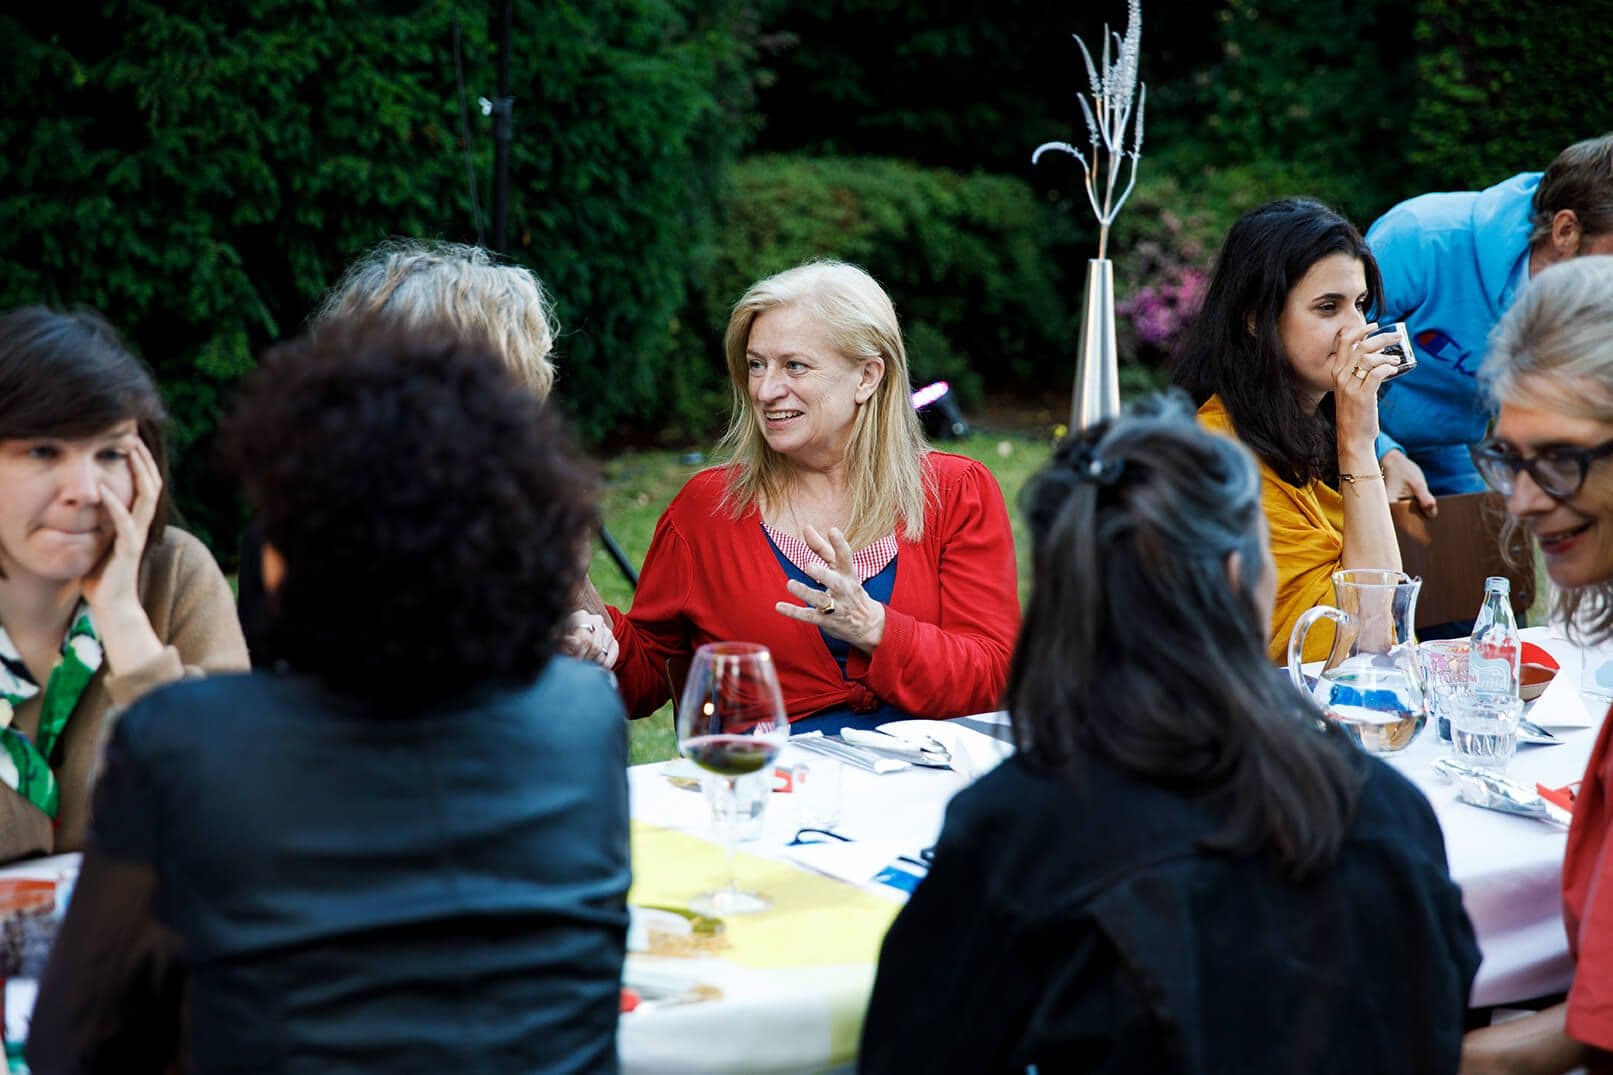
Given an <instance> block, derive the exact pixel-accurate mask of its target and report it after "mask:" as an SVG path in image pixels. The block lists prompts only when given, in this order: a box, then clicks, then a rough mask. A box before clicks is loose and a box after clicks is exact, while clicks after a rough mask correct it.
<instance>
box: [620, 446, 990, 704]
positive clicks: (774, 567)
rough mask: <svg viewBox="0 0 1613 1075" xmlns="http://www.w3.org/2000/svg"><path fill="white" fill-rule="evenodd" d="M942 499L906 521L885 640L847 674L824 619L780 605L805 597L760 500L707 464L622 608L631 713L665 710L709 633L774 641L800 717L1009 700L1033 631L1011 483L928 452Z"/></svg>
mask: <svg viewBox="0 0 1613 1075" xmlns="http://www.w3.org/2000/svg"><path fill="white" fill-rule="evenodd" d="M924 467H925V472H926V475H925V476H926V478H927V480H928V482H929V483H930V490H931V492H930V496H929V500H928V505H927V507H926V510H925V516H924V537H923V539H922V540H920V541H918V542H917V543H914V542H910V541H908V540H906V538H905V537H904V536H903V533H902V531H901V530H900V529H899V530H898V531H897V538H898V540H899V549H900V551H899V552H898V553H897V557H896V582H895V584H894V586H893V587H892V590H891V599H890V603H889V604H888V605H887V606H886V608H885V638H884V641H882V642H881V643H880V644H879V646H878V647H877V648H876V649H875V650H874V654H873V656H872V657H871V658H870V657H869V656H867V655H866V654H864V653H863V652H862V651H861V650H858V649H855V648H853V649H852V651H851V656H850V658H849V659H848V660H847V663H846V672H845V675H841V672H840V666H839V664H838V663H836V661H835V659H834V657H833V655H832V654H830V652H829V649H828V647H827V646H826V645H824V641H823V637H822V635H820V634H819V633H818V629H817V627H815V626H813V625H812V624H808V623H803V622H801V621H799V620H792V619H789V618H788V617H786V616H783V615H780V614H779V612H778V611H777V610H775V609H774V608H773V605H774V603H775V602H778V601H789V602H792V603H796V599H795V598H794V597H793V596H792V595H791V594H790V592H789V590H787V589H786V588H785V585H784V584H785V582H786V580H787V576H786V575H785V573H784V569H783V568H782V567H781V566H780V565H779V562H778V558H777V557H776V556H775V555H774V554H773V549H772V546H771V545H770V544H769V543H768V540H767V536H766V535H765V534H764V533H763V531H762V523H761V515H760V514H759V513H758V512H757V511H755V510H754V509H752V510H750V511H748V512H746V513H745V514H744V515H743V516H742V517H740V518H739V519H734V518H732V517H730V515H729V513H728V511H727V509H726V508H724V507H723V504H722V499H723V494H724V492H725V491H726V488H727V484H726V483H727V478H728V472H727V470H726V469H723V468H714V469H711V470H703V471H701V472H700V473H699V474H696V475H695V476H694V477H693V478H691V479H689V483H688V484H687V485H685V486H684V487H683V490H682V491H681V492H680V493H678V495H677V496H676V497H674V498H673V500H672V503H671V504H670V505H668V507H667V510H666V512H665V513H664V514H663V515H662V516H661V521H660V522H659V523H657V524H656V528H655V536H654V538H652V539H651V541H650V551H649V553H648V554H647V555H646V556H645V558H644V570H643V573H642V575H641V576H640V578H639V585H638V591H637V592H636V593H635V594H634V596H633V611H632V612H631V613H628V614H626V615H624V614H623V613H622V612H620V611H618V610H617V609H614V608H613V609H611V610H610V614H611V620H612V623H613V630H614V631H615V633H616V640H617V642H618V643H619V644H620V646H621V654H620V656H619V657H618V658H617V661H616V668H615V671H616V676H617V679H618V681H619V683H620V685H621V691H622V697H623V698H624V699H625V700H626V703H627V708H628V712H629V713H631V714H632V715H633V716H635V717H644V716H648V715H650V714H651V713H653V712H655V710H656V709H658V708H659V707H660V706H661V704H662V703H664V702H665V701H666V700H667V698H668V697H670V696H671V691H672V687H671V679H672V677H674V676H675V677H676V678H678V679H679V680H680V681H681V679H682V675H683V671H684V669H686V668H687V667H688V661H689V658H690V657H691V656H692V655H693V653H694V651H695V649H696V647H698V646H700V645H701V644H703V643H706V642H715V641H739V642H760V643H762V644H763V645H765V646H767V647H768V648H769V649H771V650H772V652H773V663H774V665H775V666H776V667H777V668H778V674H779V686H780V688H781V689H782V691H783V693H784V705H785V708H786V710H787V711H788V712H789V714H790V718H791V719H792V720H795V719H799V718H801V717H806V716H810V715H812V714H813V713H817V712H820V711H821V710H824V709H828V708H831V707H833V706H840V705H847V706H850V707H851V709H852V710H853V711H855V712H860V713H866V712H871V711H873V710H875V709H877V708H878V707H879V705H880V704H881V703H882V702H883V703H887V704H889V705H892V706H895V707H896V708H897V709H900V710H903V711H904V712H907V713H910V714H912V715H913V716H915V717H935V718H944V717H956V716H963V715H966V714H969V713H979V712H983V711H985V710H990V709H995V708H997V706H998V705H999V704H1000V702H1001V696H1002V692H1003V688H1004V686H1005V685H1006V684H1007V682H1008V660H1009V656H1010V654H1011V653H1012V652H1013V648H1014V637H1015V635H1016V634H1017V633H1018V631H1019V592H1018V576H1017V574H1016V571H1015V567H1014V539H1013V534H1012V532H1011V531H1010V529H1009V526H1008V512H1007V510H1006V509H1005V508H1004V506H1003V496H1002V490H1001V489H999V488H998V487H997V481H996V479H995V478H993V477H992V476H991V472H990V471H989V470H987V469H986V468H985V467H983V466H981V465H980V464H979V463H977V462H975V461H974V460H972V459H966V458H964V457H963V456H958V455H950V454H947V453H945V452H930V453H929V454H928V455H926V456H925V463H924Z"/></svg>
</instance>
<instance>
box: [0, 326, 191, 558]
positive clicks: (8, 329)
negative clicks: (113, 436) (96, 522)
mask: <svg viewBox="0 0 1613 1075" xmlns="http://www.w3.org/2000/svg"><path fill="white" fill-rule="evenodd" d="M131 418H132V419H134V421H135V426H136V428H137V429H138V431H139V434H140V439H141V440H143V441H145V444H146V447H147V448H149V449H151V455H152V458H153V459H155V460H156V461H157V470H158V473H160V474H161V475H162V493H161V495H160V496H159V497H158V499H157V513H156V515H154V516H153V517H152V520H151V528H150V530H148V531H147V536H146V548H147V550H148V551H149V550H150V549H151V548H152V547H153V546H155V545H156V544H157V542H158V541H159V540H161V538H162V532H163V529H164V528H165V527H166V526H167V525H168V521H169V517H170V516H171V514H172V510H173V509H172V501H171V499H170V498H169V495H168V485H169V482H168V450H167V445H166V444H165V443H164V440H163V429H164V427H165V426H166V425H167V422H168V414H167V411H165V410H164V409H163V405H162V396H161V395H160V394H158V392H157V385H156V382H155V381H153V380H152V378H151V373H150V371H149V370H147V369H146V367H145V365H144V364H143V363H142V362H141V361H140V359H138V358H136V357H135V355H134V352H132V351H130V350H129V348H128V346H127V345H125V344H124V342H123V340H122V338H120V337H119V336H118V333H117V330H116V329H114V328H113V327H112V326H111V325H109V324H108V323H107V322H106V319H105V318H103V317H102V316H101V315H100V314H98V313H96V312H95V311H94V310H90V309H85V308H82V307H81V308H79V309H76V310H71V311H66V312H63V311H58V310H52V309H49V308H47V307H44V306H21V307H18V308H17V309H15V310H11V311H8V312H7V313H5V314H3V315H0V440H26V439H30V438H34V437H47V438H60V439H62V440H79V439H81V438H84V437H95V436H99V435H100V434H102V433H105V432H106V431H107V430H108V429H110V428H112V427H113V426H115V425H117V424H118V423H119V422H125V421H128V420H129V419H131Z"/></svg>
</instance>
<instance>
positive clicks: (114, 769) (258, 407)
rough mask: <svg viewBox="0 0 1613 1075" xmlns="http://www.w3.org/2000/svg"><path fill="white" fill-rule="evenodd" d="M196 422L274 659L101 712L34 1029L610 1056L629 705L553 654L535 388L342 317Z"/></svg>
mask: <svg viewBox="0 0 1613 1075" xmlns="http://www.w3.org/2000/svg"><path fill="white" fill-rule="evenodd" d="M221 436H222V444H223V452H224V455H225V458H226V460H227V461H228V463H229V464H230V466H231V468H232V469H233V470H234V471H235V473H237V474H238V475H239V476H240V478H241V480H242V481H243V483H244V484H245V486H246V489H247V494H248V499H249V501H250V502H251V505H252V506H253V508H254V509H255V510H256V511H257V513H258V516H259V517H260V518H261V519H262V520H263V529H264V539H265V546H264V550H263V559H264V563H263V569H264V581H265V584H266V589H267V591H268V594H269V598H270V611H271V618H272V623H271V630H272V632H273V638H274V644H275V646H276V648H277V651H278V653H279V654H280V656H281V667H280V668H279V670H277V671H275V672H259V673H258V674H255V675H252V676H240V677H225V678H218V679H214V680H209V681H206V682H202V683H197V684H194V685H185V686H184V687H180V688H176V689H171V690H167V691H163V692H160V693H158V694H155V695H153V696H151V697H150V698H148V699H146V700H145V701H144V702H143V703H142V704H140V705H138V706H136V707H134V708H133V709H131V710H129V712H128V713H126V714H125V715H124V717H123V719H122V720H121V721H120V722H119V724H118V726H117V729H116V731H115V733H114V735H113V737H112V741H111V744H110V747H109V749H108V753H107V760H106V769H105V775H104V776H103V777H102V780H101V783H100V786H99V789H98V791H97V799H96V813H95V822H94V825H93V831H92V836H91V841H90V849H89V851H88V852H87V853H86V856H85V861H84V867H83V873H82V875H81V877H80V882H79V886H78V894H77V896H76V897H75V899H74V900H73V903H72V906H71V908H70V910H69V912H68V917H67V921H66V923H65V924H64V926H63V929H62V934H61V937H60V940H59V941H58V944H57V947H56V950H55V951H54V952H53V953H52V957H51V964H50V966H49V968H48V969H47V972H46V974H45V978H44V981H43V983H42V985H41V993H40V1003H39V1005H38V1008H37V1012H36V1016H35V1021H34V1024H33V1033H32V1035H31V1040H30V1042H29V1058H30V1061H31V1062H32V1063H33V1064H34V1065H35V1068H36V1070H40V1071H59V1070H91V1069H102V1068H106V1067H107V1066H108V1065H112V1066H116V1067H117V1068H118V1069H119V1070H136V1069H139V1070H145V1069H147V1065H145V1064H144V1063H143V1061H144V1059H145V1058H146V1057H145V1056H143V1055H142V1052H141V1049H144V1050H145V1052H147V1053H153V1052H157V1051H159V1050H158V1049H157V1045H158V1043H156V1042H153V1041H151V1040H149V1039H151V1038H152V1036H153V1029H154V1028H160V1027H175V1026H180V1025H182V1027H183V1030H182V1039H181V1040H180V1042H179V1045H178V1051H179V1055H180V1057H181V1060H182V1064H181V1066H182V1067H183V1069H184V1070H188V1071H219V1070H224V1069H226V1068H228V1069H230V1070H247V1069H249V1070H258V1071H287V1070H298V1071H364V1072H375V1071H401V1070H409V1071H539V1070H541V1071H546V1072H548V1071H579V1072H581V1071H610V1070H614V1069H615V1066H616V1052H615V1024H616V1014H617V1008H618V983H619V980H620V975H621V964H622V958H623V950H624V943H625V935H626V928H627V915H626V903H625V901H626V893H627V886H628V879H629V873H628V859H627V787H626V779H625V775H624V774H625V765H626V761H627V747H626V723H625V720H624V713H623V710H622V706H621V702H620V701H619V700H618V698H617V695H616V692H615V690H614V689H613V687H612V685H611V683H610V681H609V676H608V674H607V673H606V672H604V671H603V670H602V669H600V668H599V667H597V666H596V665H594V664H592V663H589V662H584V661H578V660H574V659H571V658H568V657H563V656H558V655H557V654H556V649H557V646H558V644H559V640H560V636H561V633H562V630H563V624H564V620H565V616H566V612H567V609H568V606H569V603H570V596H571V594H572V592H573V588H574V586H575V584H576V582H577V580H578V579H579V578H580V577H581V575H582V572H583V570H584V566H585V563H586V553H587V544H588V539H589V534H590V528H591V526H592V525H593V522H594V519H595V507H594V499H593V481H592V478H591V476H590V475H589V474H588V472H587V471H586V470H584V469H583V468H582V467H580V466H579V464H578V463H577V462H576V461H574V459H573V457H572V456H571V455H570V454H569V452H568V450H567V449H566V448H565V447H564V445H565V443H566V439H565V436H564V432H563V430H562V428H561V426H560V423H559V421H558V420H557V419H556V418H554V417H553V416H552V415H551V414H549V412H547V411H546V409H545V408H544V407H543V405H542V404H541V403H540V402H539V400H538V399H537V398H536V397H535V396H534V395H533V394H532V393H531V392H530V391H529V390H528V389H527V388H525V387H524V386H523V385H522V384H521V383H519V382H518V381H517V380H516V379H515V378H514V377H513V376H512V375H511V373H510V371H509V370H508V369H507V368H506V367H505V365H504V364H503V363H502V362H501V360H500V358H499V356H498V355H496V354H495V353H494V352H493V350H492V348H490V347H489V346H488V345H486V344H484V343H482V342H480V341H475V342H472V341H470V340H467V339H465V338H462V337H456V336H453V335H450V334H444V333H443V332H440V331H439V332H434V331H431V330H416V331H408V330H401V329H392V328H386V327H383V326H380V325H376V324H366V323H359V324H357V325H336V326H327V328H326V329H324V330H322V331H321V332H319V333H317V334H316V335H314V336H312V337H310V338H308V339H304V340H300V341H298V342H295V343H292V344H289V345H286V346H284V347H281V348H279V349H277V350H275V351H273V352H271V353H270V354H269V355H268V356H267V357H266V358H265V361H264V363H263V365H262V367H261V368H260V369H259V370H258V372H257V373H255V374H254V375H253V377H252V378H251V379H250V380H249V382H248V385H247V387H246V389H245V392H244V394H243V396H242V399H241V401H240V404H239V406H238V408H237V410H236V411H235V413H234V414H233V416H232V417H231V418H230V419H229V420H228V421H227V422H226V423H225V425H224V427H223V430H222V433H221ZM191 686H194V687H195V688H197V689H190V687H191ZM148 923H150V924H154V925H155V926H157V927H160V929H161V932H162V935H163V936H167V937H172V938H175V939H176V941H177V944H176V945H174V946H172V947H170V948H166V949H162V948H159V950H158V958H157V960H156V961H157V962H158V963H159V964H160V962H161V956H162V954H163V953H167V954H169V955H170V956H171V957H172V958H173V959H174V960H175V961H176V964H177V968H178V969H177V971H174V972H171V973H167V974H162V973H157V972H156V971H153V970H152V969H151V967H150V965H149V964H150V962H151V960H147V961H146V963H145V964H142V963H141V962H140V960H138V959H137V958H136V956H135V955H134V954H132V953H139V952H141V951H145V950H148V949H149V946H148V945H144V944H141V943H137V939H139V938H142V937H149V935H150V931H149V929H148ZM173 997H179V998H181V999H180V1003H179V1006H182V1008H183V1010H184V1013H185V1016H184V1019H183V1020H182V1021H174V1020H172V1019H171V1017H172V1016H173V1015H174V1014H175V1012H174V1011H173V1009H174V1007H176V1005H175V1002H174V1001H173V1000H172V999H166V1000H165V998H173ZM154 1012H156V1013H157V1014H153V1013H154ZM132 1037H143V1038H145V1039H147V1040H146V1041H144V1042H142V1043H139V1046H140V1047H138V1048H137V1047H136V1045H132V1044H131V1040H130V1039H131V1038H132ZM173 1047H174V1046H173V1042H172V1041H170V1042H169V1043H167V1048H168V1050H169V1051H171V1050H172V1049H173Z"/></svg>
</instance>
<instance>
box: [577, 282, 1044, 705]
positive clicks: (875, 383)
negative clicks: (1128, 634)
mask: <svg viewBox="0 0 1613 1075" xmlns="http://www.w3.org/2000/svg"><path fill="white" fill-rule="evenodd" d="M724 349H725V351H726V353H727V359H728V372H729V376H730V378H731V381H732V386H733V391H734V412H733V417H732V419H731V421H730V424H729V429H728V433H727V435H726V437H725V438H724V441H723V444H724V448H725V450H726V455H727V459H728V462H727V463H726V464H725V465H723V466H719V467H716V468H713V469H710V470H706V471H702V472H701V473H699V474H697V475H695V477H694V478H692V479H691V480H690V481H689V484H688V485H686V486H685V487H684V488H683V491H682V492H680V493H679V494H678V495H677V497H675V498H674V499H673V501H672V503H671V505H670V506H669V507H668V508H667V510H666V513H665V514H664V515H662V517H661V521H660V523H659V524H658V525H657V527H656V531H655V537H654V539H653V540H652V541H651V544H650V550H649V553H648V555H647V556H646V558H645V561H644V569H643V572H642V575H641V577H640V580H639V587H638V591H637V593H636V594H635V595H634V599H633V608H632V611H631V612H629V613H625V614H624V613H622V612H620V611H618V610H616V609H611V610H610V616H611V620H610V625H609V626H610V629H611V631H612V632H613V633H614V635H615V638H616V641H617V642H618V643H619V644H620V654H619V656H618V658H617V660H616V662H615V665H614V667H615V671H616V674H617V677H618V679H619V682H620V685H621V690H622V694H623V697H624V699H625V700H626V702H627V707H628V710H629V711H630V712H631V713H632V715H633V716H635V717H642V716H648V715H649V714H650V713H653V712H654V711H655V710H656V709H657V708H658V707H660V706H661V705H662V703H664V702H665V701H666V700H667V699H668V698H669V697H670V696H671V692H672V690H673V689H674V684H677V685H679V686H681V679H682V673H683V670H684V668H685V667H686V666H687V662H688V659H689V657H690V655H691V654H692V653H693V652H694V650H695V648H696V647H698V646H699V645H701V644H702V643H705V642H711V641H716V640H738V641H747V642H759V643H761V644H763V645H766V646H768V647H769V648H770V649H771V650H772V653H773V660H774V662H775V664H776V665H777V668H778V673H779V681H780V685H781V686H782V688H783V691H784V702H785V706H786V708H787V709H788V711H789V714H790V718H791V720H792V721H793V722H795V724H796V727H797V728H798V729H799V728H801V727H802V722H803V721H810V726H813V727H823V728H825V729H826V730H837V729H838V728H840V727H844V726H846V725H851V726H854V727H871V726H874V725H877V724H878V723H880V722H882V721H884V720H893V719H901V718H905V717H935V718H945V717H955V716H960V715H963V714H968V713H975V712H980V711H982V710H989V709H995V708H996V707H997V706H998V704H999V698H1000V696H1001V694H1002V690H1003V686H1004V684H1005V683H1006V682H1007V676H1008V660H1009V655H1010V653H1011V652H1012V650H1013V646H1014V638H1015V635H1016V634H1017V632H1018V628H1019V600H1018V595H1017V588H1016V587H1017V582H1016V573H1015V568H1014V545H1013V536H1012V534H1011V533H1010V531H1009V525H1008V513H1007V511H1006V509H1005V507H1004V505H1003V498H1002V491H1001V490H1000V489H999V488H998V487H997V483H996V480H995V479H993V478H992V476H991V472H990V471H988V470H987V469H986V468H985V467H983V466H981V465H980V464H979V463H976V462H974V461H973V460H970V459H965V458H963V457H961V456H956V455H950V454H947V453H944V452H937V451H932V450H930V449H929V448H928V447H927V446H926V445H925V443H924V437H923V434H922V432H921V431H920V428H919V423H918V418H917V416H916V415H915V414H914V413H913V408H912V405H911V402H910V399H909V385H908V376H907V353H906V349H905V348H904V346H903V344H902V336H901V330H900V328H899V326H898V324H897V319H896V311H895V309H894V307H893V306H892V305H891V301H890V298H889V297H888V296H887V295H886V294H885V292H884V291H883V290H882V289H881V288H880V286H879V285H878V284H877V283H875V282H874V280H873V278H872V277H870V276H869V275H868V274H867V273H866V272H864V271H863V270H862V269H859V268H857V267H856V266H853V265H847V264H843V263H839V262H831V261H821V262H812V263H809V264H806V265H801V266H798V267H796V268H793V269H790V270H787V271H785V272H782V273H779V274H778V275H776V276H772V277H769V278H768V279H766V280H763V281H761V282H760V283H758V284H756V285H754V286H753V287H751V289H750V290H749V291H747V292H746V293H745V295H744V297H742V298H741V299H740V300H739V302H738V304H737V305H736V306H735V307H734V312H733V316H732V317H731V318H730V320H729V323H728V331H727V335H726V338H725V340H724ZM601 626H602V628H603V625H601Z"/></svg>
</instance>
